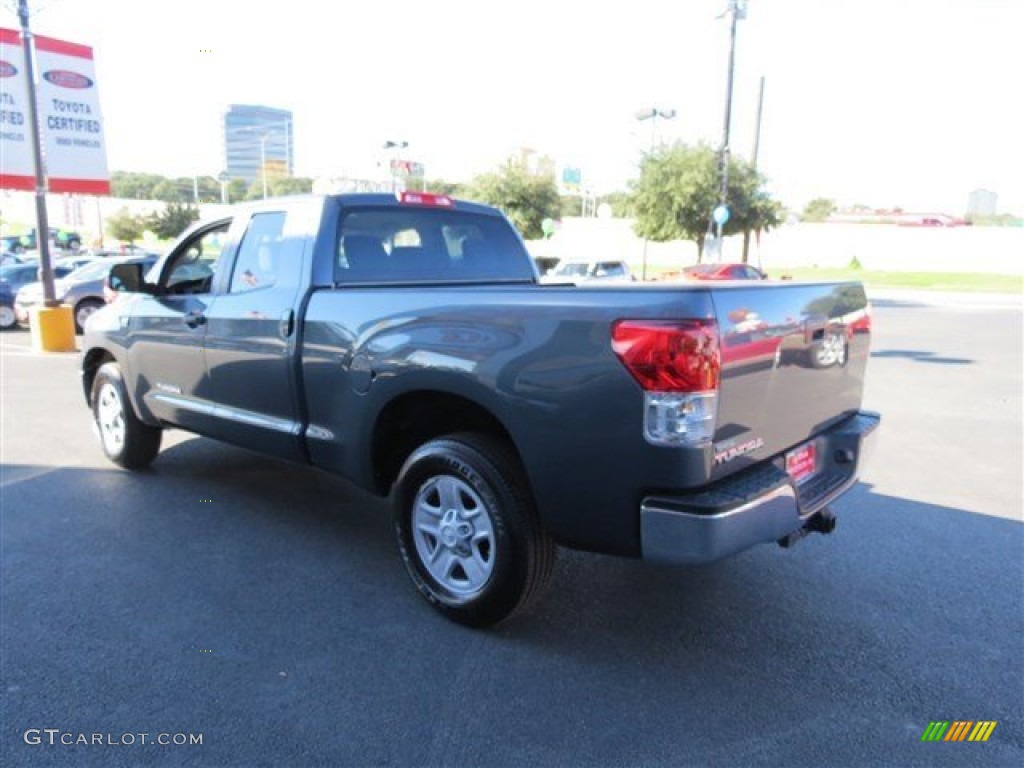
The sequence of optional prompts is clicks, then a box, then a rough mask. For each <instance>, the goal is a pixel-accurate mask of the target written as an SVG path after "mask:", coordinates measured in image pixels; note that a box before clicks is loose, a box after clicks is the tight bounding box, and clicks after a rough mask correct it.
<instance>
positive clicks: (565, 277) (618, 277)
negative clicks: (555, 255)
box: [544, 259, 636, 283]
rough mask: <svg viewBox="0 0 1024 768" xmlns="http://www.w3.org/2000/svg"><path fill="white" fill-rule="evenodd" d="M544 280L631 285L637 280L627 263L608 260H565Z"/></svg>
mask: <svg viewBox="0 0 1024 768" xmlns="http://www.w3.org/2000/svg"><path fill="white" fill-rule="evenodd" d="M544 278H545V282H552V283H581V282H592V281H598V282H602V283H630V282H633V281H634V280H635V279H636V278H635V277H633V276H632V274H630V271H629V266H627V264H626V262H624V261H615V260H608V259H600V260H599V259H565V260H563V261H560V262H558V265H557V266H556V267H555V268H554V269H552V270H551V271H550V272H548V273H547V274H546V275H545V276H544Z"/></svg>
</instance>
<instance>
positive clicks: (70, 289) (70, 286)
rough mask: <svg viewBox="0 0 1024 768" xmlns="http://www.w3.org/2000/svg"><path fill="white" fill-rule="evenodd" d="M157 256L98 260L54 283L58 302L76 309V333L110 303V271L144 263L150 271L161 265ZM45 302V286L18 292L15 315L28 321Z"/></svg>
mask: <svg viewBox="0 0 1024 768" xmlns="http://www.w3.org/2000/svg"><path fill="white" fill-rule="evenodd" d="M157 258H158V257H156V256H118V257H114V258H109V259H96V260H94V261H91V262H90V263H88V264H86V265H85V266H83V267H80V268H79V269H76V270H75V271H74V272H71V273H70V274H67V275H66V276H65V277H64V278H63V279H61V280H57V281H55V282H54V286H53V287H54V293H55V294H56V298H57V301H59V302H61V303H62V304H70V305H71V306H72V308H73V309H74V317H75V332H76V333H81V332H82V330H83V329H84V328H85V321H86V320H88V319H89V316H90V315H91V314H92V313H93V312H95V311H96V310H97V309H99V308H100V307H102V306H103V305H104V304H106V300H105V299H104V293H103V287H104V285H106V282H107V275H108V274H109V273H110V268H111V267H112V266H114V265H115V264H124V263H135V264H142V265H143V267H144V269H147V270H148V269H149V268H150V267H152V266H153V265H154V264H156V262H157ZM42 303H43V285H42V283H38V282H37V283H31V284H29V285H26V286H24V287H23V288H22V289H21V290H20V291H18V296H17V298H16V299H15V302H14V313H15V315H16V316H17V320H18V322H19V323H27V322H28V313H29V310H30V309H31V308H32V307H35V306H38V305H40V304H42Z"/></svg>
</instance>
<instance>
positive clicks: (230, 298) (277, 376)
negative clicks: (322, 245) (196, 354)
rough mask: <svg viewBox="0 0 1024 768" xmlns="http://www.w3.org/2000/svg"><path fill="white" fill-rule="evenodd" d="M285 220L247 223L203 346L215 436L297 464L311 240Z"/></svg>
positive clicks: (274, 215) (266, 216)
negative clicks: (299, 333)
mask: <svg viewBox="0 0 1024 768" xmlns="http://www.w3.org/2000/svg"><path fill="white" fill-rule="evenodd" d="M287 219H288V217H287V215H286V214H285V212H284V211H262V212H258V213H254V214H252V216H251V217H250V218H249V220H248V224H247V226H246V227H245V231H244V234H243V235H242V237H241V241H240V242H239V245H238V250H237V254H236V257H235V259H234V262H233V264H232V265H231V272H230V276H225V281H226V289H224V290H222V292H221V293H220V294H219V295H218V296H217V299H216V301H215V302H214V303H213V305H212V306H211V307H210V309H209V310H208V311H207V313H206V337H205V340H204V346H205V350H206V365H207V370H208V371H209V375H210V398H211V399H212V400H213V402H214V403H216V410H215V413H216V416H217V424H216V427H215V430H216V432H215V434H213V435H212V436H214V437H218V438H220V439H222V440H226V441H228V442H234V443H239V444H241V445H245V446H246V447H248V448H252V449H254V450H256V451H260V452H264V453H269V454H273V455H276V456H280V457H282V458H286V459H295V460H299V459H301V458H302V456H303V454H302V447H301V446H302V444H301V440H300V436H299V435H300V426H301V423H300V418H299V409H298V396H297V392H298V382H297V375H298V372H297V369H296V365H295V362H294V361H295V348H296V344H295V338H296V325H297V321H298V318H297V316H296V304H297V302H298V298H299V296H300V295H301V293H302V288H303V285H304V283H305V282H306V280H305V278H304V269H303V259H304V258H305V245H306V238H305V236H304V233H295V234H289V233H288V231H287V228H286V223H287ZM221 285H222V286H223V285H225V283H222V284H221Z"/></svg>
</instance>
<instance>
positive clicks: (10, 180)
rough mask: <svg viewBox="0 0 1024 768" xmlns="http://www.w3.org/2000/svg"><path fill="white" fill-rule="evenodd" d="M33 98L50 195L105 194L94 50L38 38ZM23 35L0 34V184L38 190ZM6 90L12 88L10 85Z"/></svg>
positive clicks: (106, 175)
mask: <svg viewBox="0 0 1024 768" xmlns="http://www.w3.org/2000/svg"><path fill="white" fill-rule="evenodd" d="M33 39H34V40H35V49H36V67H37V69H38V73H39V84H38V86H37V92H36V96H37V100H38V104H39V123H40V131H41V135H42V142H43V154H44V157H45V161H44V162H45V166H46V177H47V187H48V189H49V191H50V192H70V193H78V194H86V195H109V194H110V175H109V173H108V172H107V152H106V141H105V139H104V136H103V117H102V113H101V112H100V101H99V94H98V92H97V88H96V73H95V68H94V64H93V56H92V48H90V47H88V46H85V45H79V44H77V43H69V42H66V41H64V40H56V39H54V38H52V37H44V36H43V35H35V36H34V38H33ZM24 61H25V57H24V55H23V53H22V50H21V35H20V34H19V33H18V32H17V31H15V30H12V29H0V84H2V86H3V87H2V89H0V110H2V113H0V129H2V130H0V186H2V187H4V188H6V189H25V190H32V189H35V175H34V173H33V170H32V135H31V132H30V131H29V130H28V119H29V118H28V115H29V111H28V83H27V80H26V79H25V78H26V76H25V72H24ZM8 86H10V87H8Z"/></svg>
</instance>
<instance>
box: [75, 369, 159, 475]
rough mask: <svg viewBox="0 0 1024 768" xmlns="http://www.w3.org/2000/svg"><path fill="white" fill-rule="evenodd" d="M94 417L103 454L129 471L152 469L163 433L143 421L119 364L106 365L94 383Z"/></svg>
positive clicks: (98, 373) (97, 374)
mask: <svg viewBox="0 0 1024 768" xmlns="http://www.w3.org/2000/svg"><path fill="white" fill-rule="evenodd" d="M92 416H93V421H94V423H95V427H96V433H97V436H98V437H99V439H100V446H101V447H102V448H103V452H104V453H105V454H106V455H107V458H108V459H110V460H111V461H112V462H114V463H115V464H118V465H120V466H122V467H124V468H125V469H141V468H142V467H147V466H149V465H150V464H151V463H152V461H153V459H155V458H156V455H157V453H159V452H160V438H161V436H162V435H163V430H162V429H160V428H159V427H151V426H149V425H148V424H143V423H142V422H141V421H139V417H138V416H136V415H135V410H134V409H133V408H132V404H131V401H129V399H128V392H127V390H126V389H125V386H124V379H123V378H122V376H121V368H120V367H119V366H118V364H117V363H104V364H103V365H102V366H100V369H99V370H98V371H97V372H96V378H95V379H94V380H93V382H92Z"/></svg>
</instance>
